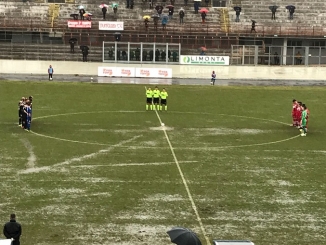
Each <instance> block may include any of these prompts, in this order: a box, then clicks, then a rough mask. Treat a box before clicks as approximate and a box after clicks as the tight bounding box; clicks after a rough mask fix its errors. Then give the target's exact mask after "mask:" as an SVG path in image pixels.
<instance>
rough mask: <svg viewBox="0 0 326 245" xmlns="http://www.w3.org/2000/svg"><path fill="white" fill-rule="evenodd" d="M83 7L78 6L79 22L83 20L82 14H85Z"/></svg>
mask: <svg viewBox="0 0 326 245" xmlns="http://www.w3.org/2000/svg"><path fill="white" fill-rule="evenodd" d="M85 13H86V12H85V9H84V6H79V16H80V19H81V20H84V14H85Z"/></svg>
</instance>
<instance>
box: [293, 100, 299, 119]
mask: <svg viewBox="0 0 326 245" xmlns="http://www.w3.org/2000/svg"><path fill="white" fill-rule="evenodd" d="M297 106H298V104H297V103H294V104H292V115H293V116H294V115H296V112H297Z"/></svg>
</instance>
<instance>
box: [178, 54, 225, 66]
mask: <svg viewBox="0 0 326 245" xmlns="http://www.w3.org/2000/svg"><path fill="white" fill-rule="evenodd" d="M180 64H182V65H220V66H228V65H229V64H230V57H229V56H206V55H198V56H196V55H180Z"/></svg>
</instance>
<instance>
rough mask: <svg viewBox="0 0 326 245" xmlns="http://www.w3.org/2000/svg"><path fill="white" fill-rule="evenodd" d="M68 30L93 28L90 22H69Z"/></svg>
mask: <svg viewBox="0 0 326 245" xmlns="http://www.w3.org/2000/svg"><path fill="white" fill-rule="evenodd" d="M68 28H82V29H88V28H92V22H91V21H88V20H68Z"/></svg>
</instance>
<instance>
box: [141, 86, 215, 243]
mask: <svg viewBox="0 0 326 245" xmlns="http://www.w3.org/2000/svg"><path fill="white" fill-rule="evenodd" d="M145 90H147V88H146V86H145ZM154 111H155V113H156V116H157V118H158V120H159V122H160V125H162V120H161V117H160V115H159V114H158V112H157V110H156V107H155V105H154ZM163 132H164V135H165V138H166V141H167V142H168V144H169V147H170V150H171V153H172V156H173V158H174V161H175V164H176V166H177V168H178V170H179V174H180V176H181V179H182V182H183V185H184V187H185V188H186V191H187V194H188V198H189V200H190V202H191V206H192V209H193V210H194V212H195V214H196V217H197V221H198V223H199V226H200V229H201V231H202V234H203V236H204V237H205V240H206V244H207V245H209V244H210V241H209V238H208V237H207V233H206V231H205V228H204V225H203V222H202V220H201V218H200V215H199V213H198V210H197V207H196V204H195V201H194V199H193V197H192V194H191V192H190V189H189V186H188V184H187V180H186V178H185V176H184V174H183V172H182V169H181V167H180V164H179V161H178V158H177V156H176V155H175V152H174V149H173V146H172V144H171V141H170V138H169V136H168V134H167V132H166V130H165V128H164V127H163Z"/></svg>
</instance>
